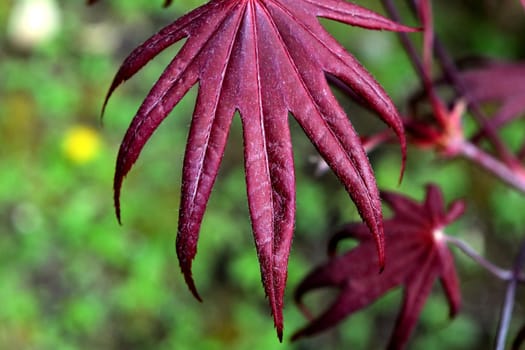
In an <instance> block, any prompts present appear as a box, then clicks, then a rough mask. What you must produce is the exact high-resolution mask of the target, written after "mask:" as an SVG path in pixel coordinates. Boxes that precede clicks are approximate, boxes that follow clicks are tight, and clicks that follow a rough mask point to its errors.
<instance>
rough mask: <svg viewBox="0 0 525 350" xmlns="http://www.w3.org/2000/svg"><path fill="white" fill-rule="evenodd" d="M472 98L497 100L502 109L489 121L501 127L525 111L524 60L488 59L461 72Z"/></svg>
mask: <svg viewBox="0 0 525 350" xmlns="http://www.w3.org/2000/svg"><path fill="white" fill-rule="evenodd" d="M460 77H461V81H462V82H463V84H464V85H465V90H466V91H467V92H468V94H469V97H470V100H472V101H474V102H476V103H479V104H485V103H497V104H499V108H498V109H497V111H496V113H494V115H493V117H492V118H491V119H490V121H489V122H488V124H489V126H490V127H493V128H494V129H498V128H500V127H502V126H504V125H505V124H507V123H509V122H511V121H513V120H514V119H516V118H518V117H520V116H522V115H523V113H525V63H524V62H498V61H485V62H483V64H482V65H481V66H479V67H475V68H468V69H465V70H464V71H462V72H461V75H460Z"/></svg>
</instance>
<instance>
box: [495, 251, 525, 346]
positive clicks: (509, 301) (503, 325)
mask: <svg viewBox="0 0 525 350" xmlns="http://www.w3.org/2000/svg"><path fill="white" fill-rule="evenodd" d="M524 265H525V242H523V243H522V244H521V248H520V251H519V254H518V257H517V258H516V261H515V263H514V266H513V267H512V271H511V273H512V276H511V277H512V278H511V279H510V281H509V283H508V285H507V290H506V292H505V301H504V302H503V307H502V309H501V314H500V319H499V325H498V335H497V337H496V348H495V349H496V350H504V349H505V341H506V339H507V333H508V330H509V325H510V320H511V318H512V310H513V308H514V302H515V301H516V288H517V286H518V281H519V279H520V273H521V270H522V269H523V266H524Z"/></svg>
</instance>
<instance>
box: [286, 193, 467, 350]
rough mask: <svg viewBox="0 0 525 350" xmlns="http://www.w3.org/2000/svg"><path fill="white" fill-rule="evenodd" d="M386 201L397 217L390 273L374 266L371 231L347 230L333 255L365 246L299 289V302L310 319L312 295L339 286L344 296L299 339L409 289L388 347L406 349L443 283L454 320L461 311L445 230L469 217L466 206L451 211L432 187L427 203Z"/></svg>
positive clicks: (389, 247)
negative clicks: (344, 245) (307, 299)
mask: <svg viewBox="0 0 525 350" xmlns="http://www.w3.org/2000/svg"><path fill="white" fill-rule="evenodd" d="M383 199H384V200H385V201H386V202H387V203H388V205H389V206H390V207H391V208H392V210H393V212H394V215H393V217H392V218H390V219H388V220H385V222H384V227H385V241H386V256H387V259H388V261H389V263H388V264H387V265H386V267H385V270H384V271H383V272H382V273H377V269H376V265H375V264H374V262H373V261H371V260H372V259H371V258H370V257H371V256H374V249H375V247H374V242H373V240H372V239H371V236H370V234H369V229H368V227H366V226H365V225H363V224H357V223H353V224H348V225H346V226H344V227H343V229H342V230H341V231H340V232H338V233H337V234H336V235H335V236H334V237H333V239H332V241H331V242H330V245H329V251H330V252H332V253H333V251H334V250H335V247H336V246H337V243H338V242H339V241H340V240H341V239H343V238H354V239H357V240H358V241H359V245H358V246H357V247H356V248H354V249H352V250H350V251H348V252H346V253H345V254H343V255H340V256H335V257H333V258H332V259H331V260H329V261H328V262H327V263H325V264H324V265H321V266H319V267H317V268H316V269H315V270H313V271H312V272H311V273H310V274H309V275H308V276H307V277H306V278H305V279H304V280H303V281H302V282H301V284H300V285H299V286H298V288H297V290H296V293H295V300H296V302H297V303H298V304H299V306H300V307H301V308H303V309H304V311H305V313H307V314H308V311H307V310H306V308H304V306H303V305H302V301H301V300H302V298H303V296H304V294H306V293H307V292H310V291H312V290H314V289H318V288H322V287H335V288H338V289H339V290H340V292H339V295H338V297H337V298H336V300H335V301H334V302H333V304H332V305H331V306H329V308H328V309H327V310H326V311H325V312H324V313H322V314H321V315H320V316H318V317H317V318H315V319H313V320H311V321H310V323H309V324H308V325H307V326H306V327H304V328H303V329H301V330H299V331H298V332H296V333H295V335H294V336H293V339H297V338H300V337H304V336H310V335H313V334H316V333H318V332H321V331H323V330H325V329H327V328H330V327H332V326H334V325H336V324H337V323H339V322H340V321H341V320H343V319H344V318H345V317H347V316H348V315H350V314H352V313H354V312H356V311H358V310H360V309H362V308H364V307H366V306H368V305H369V304H371V303H373V302H374V301H375V300H376V299H378V298H379V297H380V296H381V295H383V294H385V293H386V292H388V291H389V290H391V289H392V288H395V287H397V286H400V285H403V286H404V287H405V288H404V297H403V306H402V308H401V311H400V313H399V315H398V317H397V321H396V326H395V328H394V332H393V334H392V336H391V338H390V342H389V345H388V348H389V349H401V348H403V347H404V346H405V345H406V343H407V341H408V339H409V336H410V334H411V332H412V330H413V329H414V327H415V325H416V323H417V319H418V317H419V314H420V312H421V310H422V308H423V306H424V304H425V301H426V299H427V297H428V296H429V294H430V291H431V289H432V285H433V284H434V281H435V279H437V278H439V279H440V281H441V284H442V285H443V288H444V290H445V293H446V295H447V298H448V302H449V306H450V315H451V316H452V315H455V313H456V312H457V310H458V307H459V304H460V291H459V284H458V278H457V275H456V271H455V267H454V260H453V257H452V254H451V252H450V251H449V249H448V248H447V245H446V240H445V237H446V236H444V233H443V228H444V227H445V226H446V225H447V224H449V223H450V222H452V221H454V220H455V219H456V218H458V217H459V216H460V215H461V214H462V213H463V211H464V204H463V202H460V201H456V202H454V203H453V204H452V205H451V206H450V207H449V209H448V210H445V208H444V205H443V198H442V195H441V192H440V190H439V189H438V188H437V187H436V186H433V185H430V186H428V187H427V194H426V198H425V200H424V202H423V203H422V204H419V203H417V202H415V201H413V200H411V199H409V198H407V197H405V196H402V195H399V194H394V193H384V194H383Z"/></svg>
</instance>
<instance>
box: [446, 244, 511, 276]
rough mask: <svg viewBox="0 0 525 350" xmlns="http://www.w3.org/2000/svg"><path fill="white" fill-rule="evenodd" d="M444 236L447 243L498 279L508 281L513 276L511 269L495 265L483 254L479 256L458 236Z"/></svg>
mask: <svg viewBox="0 0 525 350" xmlns="http://www.w3.org/2000/svg"><path fill="white" fill-rule="evenodd" d="M444 237H445V240H446V242H447V243H450V244H452V245H454V246H456V247H457V248H459V250H461V251H462V252H463V253H465V255H467V256H468V257H470V258H471V259H472V260H474V261H475V262H476V263H478V265H480V266H481V267H483V268H484V269H485V270H487V271H488V272H490V273H491V274H493V275H494V276H496V277H497V278H499V279H500V280H503V281H509V280H511V279H512V278H513V277H514V274H513V272H512V271H510V270H506V269H503V268H501V267H499V266H496V265H495V264H493V263H492V262H490V261H488V260H487V259H485V258H484V257H483V256H481V255H480V254H479V253H478V252H476V251H475V250H474V248H472V247H471V246H470V245H469V244H468V243H466V242H465V241H463V240H461V239H459V238H456V237H452V236H449V235H444Z"/></svg>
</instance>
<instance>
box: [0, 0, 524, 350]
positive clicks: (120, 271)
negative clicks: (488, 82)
mask: <svg viewBox="0 0 525 350" xmlns="http://www.w3.org/2000/svg"><path fill="white" fill-rule="evenodd" d="M202 2H203V1H197V0H194V1H175V2H174V4H173V5H172V7H171V8H170V9H169V10H162V9H161V6H160V5H161V1H160V0H158V1H153V0H140V1H138V0H134V1H129V0H118V1H116V0H115V1H105V2H103V3H101V4H99V5H97V6H95V7H92V8H85V6H84V1H80V0H79V1H62V2H60V7H59V8H60V9H61V11H62V13H61V17H60V18H61V21H62V22H61V30H60V31H59V32H58V34H57V35H56V36H55V37H53V38H50V39H49V40H48V41H47V42H43V43H41V44H39V45H36V46H34V47H32V48H31V49H29V50H27V49H20V48H17V47H16V43H14V42H9V40H8V38H7V36H6V34H5V32H6V31H5V28H6V25H5V24H6V23H7V22H6V21H7V20H8V18H9V14H10V13H11V12H10V11H11V10H12V8H13V6H14V5H15V3H17V2H16V1H1V2H0V30H1V31H2V32H1V33H0V45H1V46H2V47H4V43H5V47H6V51H5V52H0V77H2V78H1V84H0V146H1V147H0V281H1V286H0V300H2V301H3V302H2V306H1V307H0V324H1V327H0V348H1V349H64V350H66V349H84V348H85V349H117V348H122V349H182V350H185V349H195V348H198V349H224V348H228V349H253V350H259V349H261V350H262V349H273V348H277V347H279V348H280V349H315V348H319V346H326V344H328V345H330V346H333V348H343V347H349V346H351V347H352V348H354V347H355V348H365V347H367V346H372V345H371V344H376V343H375V342H376V339H375V338H377V335H376V332H375V331H374V329H373V328H374V325H375V324H376V323H375V321H376V320H378V319H381V318H383V319H384V318H385V314H389V315H391V314H393V313H395V312H396V310H397V302H398V300H395V302H391V300H390V299H386V300H382V301H381V305H374V306H373V307H372V308H371V309H370V310H366V311H365V312H363V313H361V314H359V315H355V316H352V318H351V319H349V320H348V321H347V324H346V325H345V327H344V328H342V330H336V331H333V332H331V333H330V334H328V335H323V336H321V337H320V338H319V339H318V340H316V339H313V340H308V341H300V342H298V343H297V344H290V343H289V342H287V341H285V342H284V344H283V345H278V344H276V340H275V333H274V330H273V328H272V326H271V321H270V317H269V315H268V312H267V310H266V305H265V304H264V303H263V302H262V298H263V296H262V292H261V288H260V284H261V281H260V277H259V276H260V272H259V268H258V263H257V259H256V255H255V250H254V249H253V248H252V245H253V244H252V242H251V240H252V238H251V234H250V231H251V228H250V223H249V222H248V219H247V211H248V209H247V204H246V199H245V185H244V177H243V173H242V170H241V169H240V167H239V168H238V167H237V165H238V164H240V159H242V154H239V151H238V149H239V146H240V141H239V140H233V139H231V140H230V145H229V147H228V152H227V153H226V159H225V160H224V165H223V168H222V169H221V173H220V175H219V177H220V180H219V181H217V186H216V189H215V192H214V193H213V194H212V198H211V201H210V205H209V211H208V213H207V214H206V216H205V219H204V223H203V227H202V239H201V241H200V245H199V251H201V252H206V253H205V254H199V256H198V257H197V260H196V261H195V270H194V273H195V275H196V280H197V281H198V283H199V288H200V290H201V294H202V296H203V298H204V303H202V304H200V303H198V302H196V301H195V300H193V298H192V297H191V295H190V293H189V292H188V291H187V289H186V286H185V284H184V282H183V279H182V276H181V275H180V272H179V268H178V264H177V261H176V258H175V250H174V238H175V233H176V232H175V227H176V223H177V222H176V221H177V206H178V204H179V190H178V188H179V185H180V169H181V165H182V154H183V145H184V143H185V138H186V134H187V126H188V122H189V116H190V114H191V111H192V101H191V99H194V98H195V94H194V92H195V91H193V94H190V95H192V96H188V98H186V99H185V100H184V101H183V102H182V104H181V105H180V106H178V107H177V108H176V110H175V111H174V112H173V113H174V116H175V118H168V120H167V121H166V123H165V124H163V125H162V126H161V128H160V129H159V130H158V132H157V133H156V134H155V137H154V138H153V140H152V141H153V142H151V144H150V145H149V146H148V147H147V148H146V150H145V152H144V154H143V155H142V157H141V159H140V161H139V162H138V164H137V168H136V169H135V171H134V172H133V173H132V174H130V176H129V179H128V180H127V182H126V183H125V191H124V195H123V197H124V198H123V200H122V203H123V222H124V224H123V226H119V225H118V224H117V222H116V219H115V218H114V210H113V204H112V188H111V186H112V177H113V169H114V162H115V155H116V152H117V149H118V144H119V142H120V138H121V135H122V134H123V132H124V130H125V128H126V127H127V125H128V123H129V117H130V116H131V115H133V114H134V113H135V111H136V109H137V106H138V104H139V103H140V101H141V100H142V98H143V97H144V96H145V94H146V93H147V91H148V89H149V87H150V83H152V82H153V80H154V79H155V78H156V77H157V75H158V74H159V73H160V71H161V70H162V69H163V68H162V67H164V66H165V63H166V59H169V57H170V53H167V55H166V56H163V57H160V58H159V60H156V61H154V62H152V63H151V64H150V65H149V66H148V67H147V68H146V69H145V70H144V71H143V72H141V73H140V76H139V77H137V78H136V79H135V80H132V81H131V82H130V83H129V84H127V85H126V86H125V87H124V88H123V89H122V90H121V91H119V92H118V93H116V95H115V98H114V99H113V100H112V101H111V102H110V104H109V105H108V110H107V115H106V119H105V121H104V127H101V123H100V122H99V117H98V116H99V112H100V107H101V102H102V101H103V98H104V96H105V93H106V89H107V88H108V86H109V83H110V79H111V78H112V76H113V74H114V73H115V70H116V69H117V67H118V64H119V63H120V61H121V60H122V58H123V57H124V56H125V55H126V54H127V53H128V51H129V50H130V48H131V47H134V46H136V45H137V44H138V43H139V42H140V41H141V40H143V39H145V38H146V37H147V36H149V35H150V34H151V33H152V32H154V31H155V30H156V29H158V28H160V27H161V25H162V23H157V21H156V20H158V21H159V22H162V21H164V20H165V21H167V20H169V19H172V18H173V17H175V16H178V15H180V14H181V13H183V12H184V11H186V10H187V9H189V8H190V7H193V6H195V5H197V4H199V3H202ZM462 16H463V17H464V16H465V14H464V13H463V14H462ZM100 26H103V28H104V29H105V30H106V32H105V33H109V34H106V35H101V33H102V32H101V31H100ZM137 28H138V29H137ZM339 30H340V29H339ZM339 34H340V36H344V35H345V33H344V32H343V33H339ZM388 39H389V40H395V39H394V37H393V36H389V38H388ZM497 39H498V38H495V37H494V35H493V36H492V37H491V41H490V42H491V47H490V51H494V50H497V51H498V52H499V51H500V50H501V48H502V45H501V44H499V43H498V42H497ZM373 40H375V39H373ZM472 42H473V43H474V44H475V45H478V41H477V40H475V39H472ZM385 49H387V50H388V54H385V55H383V56H381V57H375V58H371V59H372V62H371V63H370V69H371V71H373V72H374V73H375V74H376V76H377V79H378V80H379V81H383V82H385V84H386V87H387V90H389V92H390V93H392V94H393V95H394V96H396V97H399V98H402V97H406V94H407V93H408V91H406V92H405V91H393V90H394V87H395V86H398V85H399V81H400V80H402V81H403V82H402V83H401V84H402V85H405V81H404V79H407V77H406V72H404V71H403V70H404V69H405V68H403V70H401V69H400V70H390V69H388V67H386V68H383V66H384V60H386V59H388V60H389V62H390V64H392V61H390V60H391V59H394V61H395V65H396V66H403V67H405V65H406V62H402V61H403V54H402V52H401V51H400V49H399V48H398V47H397V46H396V45H391V44H388V45H386V46H385ZM353 50H354V51H357V52H358V54H359V55H361V57H362V59H364V60H366V59H367V54H368V53H367V52H359V45H356V47H354V48H353ZM515 50H516V48H514V47H512V48H509V52H510V54H511V53H512V52H514V51H515ZM398 61H399V65H398V63H397V62H398ZM365 65H367V64H366V62H365ZM348 108H355V106H349V107H348ZM352 115H356V117H359V112H355V113H353V114H352ZM234 127H235V125H234ZM86 130H87V131H86ZM295 131H297V130H295ZM295 131H294V132H295ZM509 132H510V133H512V132H511V131H509ZM232 134H236V135H239V133H238V132H232ZM294 138H295V135H294ZM305 150H306V149H305ZM412 153H413V154H409V160H411V159H414V160H411V163H409V165H408V169H407V172H406V178H405V181H404V183H403V185H402V187H401V190H403V191H405V192H407V193H410V192H414V193H420V194H421V195H422V194H423V191H422V189H421V184H423V183H426V182H428V181H433V182H437V183H439V184H440V185H442V186H443V188H444V191H445V194H446V196H447V199H451V198H455V197H457V196H458V195H461V194H463V193H466V192H467V191H469V190H470V187H469V184H470V183H471V181H476V183H480V182H481V183H483V184H484V185H485V187H484V188H486V193H480V194H478V197H479V203H475V204H477V205H479V206H486V207H487V210H490V211H492V212H493V213H494V215H493V216H494V217H496V218H500V219H498V220H499V221H497V222H491V223H490V224H491V225H492V231H493V232H494V235H495V236H496V237H497V238H498V239H500V240H502V241H503V243H501V244H500V245H498V247H506V248H507V249H510V248H512V247H513V245H512V244H511V243H509V242H512V241H514V240H515V236H518V235H519V236H522V234H523V229H524V228H525V227H524V226H525V225H524V222H523V220H522V218H521V213H523V210H525V202H524V200H523V197H520V196H516V197H514V196H513V195H512V194H509V193H507V192H505V193H502V191H501V188H502V186H499V185H498V186H496V185H495V181H494V180H492V179H490V178H489V179H487V178H486V177H483V176H480V172H479V171H478V170H477V169H471V168H467V167H466V166H465V165H464V164H462V163H458V164H452V165H449V166H447V168H446V169H444V168H443V167H441V166H440V164H436V161H435V160H434V159H428V157H426V158H425V157H422V156H421V154H418V153H417V152H412ZM311 154H312V153H311V150H307V152H304V153H297V154H296V155H295V156H296V158H297V159H296V160H297V177H298V178H297V186H298V190H297V193H298V196H297V200H298V202H297V219H298V222H297V225H296V228H297V236H296V242H295V243H294V249H293V252H292V256H291V260H290V268H289V282H290V283H291V284H290V285H292V284H296V283H297V281H298V280H299V279H300V278H302V276H304V274H305V273H306V272H307V271H308V270H309V269H310V267H311V266H312V265H314V264H315V263H318V262H319V261H322V260H323V259H325V257H324V256H323V255H321V254H320V253H316V254H318V255H314V256H312V254H311V252H312V251H313V249H312V245H314V244H315V245H316V250H315V251H316V252H320V251H322V250H323V248H319V247H324V246H325V243H326V240H327V239H328V237H325V236H324V232H328V230H329V229H330V228H331V226H333V225H337V224H340V223H342V222H344V221H348V218H349V217H352V218H356V217H357V214H356V212H355V209H354V206H353V204H352V203H351V202H350V200H349V199H348V197H347V196H346V195H345V193H344V191H343V190H342V189H341V186H332V183H334V182H335V180H334V179H333V178H332V177H330V176H329V175H324V176H320V177H316V176H314V175H313V171H312V169H310V167H309V165H308V156H310V155H311ZM374 157H378V159H379V158H380V160H381V161H377V162H376V161H375V159H374ZM165 159H169V160H170V161H167V162H166V161H164V160H165ZM372 162H373V164H374V167H375V170H376V172H377V178H378V183H379V186H380V187H386V188H390V189H391V188H395V187H396V186H397V180H398V171H399V155H398V150H397V149H396V152H389V151H382V150H380V151H379V152H378V153H377V155H376V154H374V155H373V156H372ZM376 164H377V166H376ZM472 178H474V180H471V179H472ZM493 187H494V188H496V189H495V190H492V188H493ZM412 190H413V191H412ZM418 191H419V192H418ZM345 200H347V202H346V203H347V204H346V206H345V205H344V204H343V205H341V204H342V203H345V202H344V201H345ZM509 201H510V203H511V204H510V205H512V207H513V208H515V210H512V211H509V210H507V207H508V206H509ZM518 208H522V209H518ZM485 219H488V215H487V218H479V219H478V220H485ZM478 224H480V223H479V222H478ZM458 231H460V230H458ZM509 236H511V237H512V239H508V237H509ZM481 239H483V237H482V238H481ZM210 266H211V268H210ZM210 271H211V272H210ZM469 271H470V270H469ZM472 274H475V272H472ZM478 274H481V275H483V272H479V271H478ZM474 283H487V282H486V281H480V279H479V278H477V279H476V280H475V281H474ZM473 289H476V288H473ZM467 293H468V292H467ZM476 293H482V292H480V291H479V290H476ZM290 295H291V289H289V290H288V294H287V296H286V300H287V303H286V308H285V319H286V325H287V329H286V333H285V334H288V335H289V334H290V333H291V332H290V331H291V330H292V329H296V328H298V327H299V326H300V325H302V324H303V323H304V320H303V319H302V316H300V315H299V313H298V311H297V310H296V309H295V308H294V306H293V305H292V302H291V297H290ZM467 295H468V294H467ZM467 295H466V296H465V299H467V298H468V296H467ZM397 296H398V295H397ZM394 297H396V295H394ZM392 300H393V299H392ZM257 305H259V307H257ZM486 306H487V307H489V305H486ZM497 306H498V305H495V307H497ZM434 308H435V309H436V310H437V312H436V313H437V316H435V317H437V318H436V319H435V318H434V311H433V310H434ZM427 309H428V310H427V311H425V313H424V321H423V325H422V328H424V329H425V330H426V331H425V332H423V333H421V334H419V335H418V338H417V340H416V344H415V345H414V346H415V348H425V349H434V348H436V349H439V348H450V349H465V348H476V346H479V344H477V343H476V342H475V339H476V337H477V334H478V328H477V326H476V324H475V319H476V314H475V310H470V311H471V312H472V313H470V314H469V313H466V314H462V316H460V317H459V318H458V319H456V320H455V321H453V322H452V323H450V324H447V321H446V318H445V317H444V316H443V315H444V312H443V309H444V305H443V302H442V300H441V299H438V301H436V302H435V305H434V303H431V304H430V305H428V306H427ZM429 310H430V311H429ZM491 312H492V313H493V317H496V312H497V311H496V310H492V311H491ZM391 321H392V320H391ZM381 324H384V322H383V323H381ZM390 326H391V323H389V324H388V323H387V324H385V327H386V330H383V331H381V330H378V332H379V334H386V335H388V332H389V330H390ZM435 329H439V331H438V332H435V331H434V330H435ZM285 337H286V335H285ZM321 340H322V342H321ZM383 343H384V342H383ZM383 343H381V344H383ZM321 344H322V345H321Z"/></svg>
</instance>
